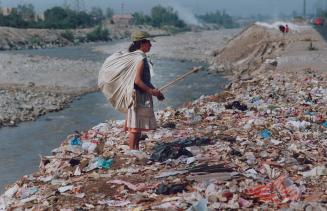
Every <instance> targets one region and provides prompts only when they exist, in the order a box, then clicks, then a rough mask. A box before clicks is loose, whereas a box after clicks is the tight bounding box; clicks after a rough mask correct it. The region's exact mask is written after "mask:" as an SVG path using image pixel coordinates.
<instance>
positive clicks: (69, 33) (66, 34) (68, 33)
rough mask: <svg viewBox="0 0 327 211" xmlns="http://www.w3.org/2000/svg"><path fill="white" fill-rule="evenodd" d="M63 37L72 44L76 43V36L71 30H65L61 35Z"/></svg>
mask: <svg viewBox="0 0 327 211" xmlns="http://www.w3.org/2000/svg"><path fill="white" fill-rule="evenodd" d="M61 36H62V37H63V38H65V39H66V40H69V41H70V42H74V38H75V37H74V34H73V32H72V31H70V30H65V31H64V32H62V33H61Z"/></svg>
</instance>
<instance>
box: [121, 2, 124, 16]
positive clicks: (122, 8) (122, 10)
mask: <svg viewBox="0 0 327 211" xmlns="http://www.w3.org/2000/svg"><path fill="white" fill-rule="evenodd" d="M124 7H125V4H124V3H121V15H124Z"/></svg>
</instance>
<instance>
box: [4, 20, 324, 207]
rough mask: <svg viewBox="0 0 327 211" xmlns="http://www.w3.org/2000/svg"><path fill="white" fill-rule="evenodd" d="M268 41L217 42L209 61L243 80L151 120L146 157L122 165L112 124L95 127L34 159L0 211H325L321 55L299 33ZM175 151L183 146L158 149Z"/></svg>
mask: <svg viewBox="0 0 327 211" xmlns="http://www.w3.org/2000/svg"><path fill="white" fill-rule="evenodd" d="M291 29H292V28H291ZM276 30H277V29H269V28H263V27H258V26H253V27H251V28H249V29H248V30H247V31H244V32H243V33H242V34H240V35H239V36H238V37H236V38H235V39H233V40H232V41H231V42H229V44H228V45H227V46H226V47H225V48H224V49H223V50H222V51H221V52H220V54H219V55H217V57H216V58H215V60H214V61H216V62H218V61H220V62H222V61H224V62H225V63H221V64H223V65H224V66H225V67H230V66H233V67H235V68H237V67H239V69H236V70H238V71H240V72H243V73H246V77H245V76H244V75H243V76H241V75H240V77H236V78H235V81H233V83H232V85H231V86H230V87H229V88H227V89H226V91H224V92H223V93H220V94H216V95H214V96H208V97H203V98H200V99H198V100H196V101H194V102H190V103H189V104H187V105H185V107H183V108H178V109H172V108H170V109H167V110H165V111H160V112H159V113H158V123H159V125H160V126H161V127H159V128H158V129H157V130H156V131H151V132H149V133H147V135H148V138H146V140H145V141H144V142H142V143H141V148H142V150H143V151H144V152H145V153H146V154H139V155H131V154H128V153H129V151H128V149H127V148H128V147H127V146H126V140H127V135H126V133H125V132H123V131H122V125H121V124H120V123H118V122H107V123H102V124H99V125H97V126H95V127H94V128H92V129H90V130H89V131H84V132H83V133H82V134H81V136H80V141H81V143H80V144H77V145H74V143H73V141H72V140H74V139H73V136H72V135H71V136H69V137H68V138H67V140H65V141H64V142H63V143H62V145H61V146H60V147H59V148H57V149H55V150H54V151H53V153H54V154H53V156H45V157H43V159H42V161H41V165H40V171H39V172H36V173H34V174H33V175H29V176H25V177H23V178H22V179H21V180H20V181H17V183H16V184H14V185H12V186H11V188H10V189H9V190H8V191H7V192H6V193H5V194H4V195H2V197H0V208H1V206H2V207H4V209H6V208H9V209H10V208H19V209H20V208H22V209H27V208H28V209H41V210H46V209H71V208H78V209H95V210H105V209H107V210H130V209H133V208H135V209H136V210H161V209H163V210H167V209H170V210H179V209H180V210H187V209H188V208H190V207H191V206H192V205H193V206H194V207H199V206H201V207H205V208H207V207H208V208H209V209H212V210H214V209H219V210H225V209H226V210H227V209H240V210H241V209H242V210H243V209H248V210H253V209H264V210H267V209H271V210H276V209H283V208H291V210H304V209H313V210H315V209H317V210H318V209H320V210H325V209H326V204H325V203H324V202H325V201H326V199H327V194H326V175H327V170H326V166H325V165H326V147H327V142H326V140H327V137H326V127H327V121H326V119H327V110H326V106H325V105H326V103H327V85H326V73H327V71H326V69H325V58H326V57H327V45H326V42H325V41H324V40H323V39H322V38H321V37H320V35H319V34H318V33H317V32H316V31H314V30H313V29H311V28H306V29H302V30H301V31H295V29H294V30H292V31H291V33H290V34H288V35H287V36H286V37H282V36H281V34H279V33H278V31H276ZM312 40H315V41H314V42H315V44H314V45H315V46H316V49H315V50H312V49H311V50H309V49H308V46H309V44H310V42H311V41H312ZM245 41H248V42H245ZM258 43H260V45H258ZM261 45H263V47H264V48H262V46H261ZM235 46H237V47H238V49H235ZM269 49H271V50H269ZM244 52H251V53H253V54H246V53H244ZM228 55H231V56H232V57H231V58H235V59H232V60H230V61H228V60H225V58H227V56H228ZM249 55H252V56H249ZM321 55H322V56H321ZM237 59H239V60H237ZM245 66H247V67H248V69H245V68H244V67H245ZM236 70H235V71H236ZM235 101H237V102H238V103H237V102H236V103H234V102H235ZM164 125H165V126H164ZM195 137H196V138H195ZM177 140H179V141H181V140H182V142H183V144H184V145H185V146H182V145H183V144H182V143H181V142H178V143H175V144H174V145H169V143H170V144H171V142H173V141H177ZM158 143H165V145H164V146H165V147H167V148H165V151H164V152H166V153H161V154H160V153H159V152H160V149H162V148H159V147H158V146H157V153H156V154H155V156H153V154H152V153H153V152H154V151H155V149H154V147H155V146H156V144H158ZM91 144H95V145H96V147H95V149H94V148H92V149H93V150H92V149H90V147H91ZM162 146H163V145H161V147H162ZM85 147H87V148H85ZM185 150H186V151H187V152H185ZM172 152H173V153H172ZM179 153H180V154H179ZM190 153H191V154H192V155H190ZM151 154H152V156H151V160H149V157H150V155H151ZM181 154H183V155H184V156H186V157H188V158H185V157H184V158H183V157H180V155H181ZM190 156H191V157H190ZM103 158H105V159H113V165H112V166H111V167H110V168H109V169H105V167H104V166H98V163H97V160H99V159H103ZM168 158H170V160H167V159H168ZM155 161H157V162H155ZM163 161H164V162H163ZM95 163H96V164H97V165H94V164H95ZM101 165H102V164H101ZM205 208H204V209H205ZM194 209H195V208H194Z"/></svg>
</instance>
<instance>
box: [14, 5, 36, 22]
mask: <svg viewBox="0 0 327 211" xmlns="http://www.w3.org/2000/svg"><path fill="white" fill-rule="evenodd" d="M17 14H18V15H20V16H21V17H22V19H23V20H25V21H29V22H32V21H34V20H35V10H34V6H33V5H32V4H23V5H18V6H17Z"/></svg>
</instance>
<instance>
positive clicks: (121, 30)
mask: <svg viewBox="0 0 327 211" xmlns="http://www.w3.org/2000/svg"><path fill="white" fill-rule="evenodd" d="M104 25H105V28H106V29H108V30H109V32H110V33H109V35H108V40H111V41H117V40H121V39H126V38H129V36H130V34H131V33H132V31H134V30H141V29H143V30H148V31H150V32H151V33H152V34H153V35H169V33H168V32H167V31H163V30H160V29H156V28H153V27H151V26H135V25H125V24H110V23H105V24H104ZM92 30H94V28H84V29H67V30H63V29H20V28H13V27H2V26H1V27H0V51H6V50H22V49H41V48H56V47H64V46H71V45H80V44H83V43H86V42H88V40H87V34H88V33H90V32H92ZM67 34H69V35H67Z"/></svg>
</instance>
